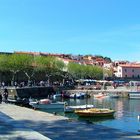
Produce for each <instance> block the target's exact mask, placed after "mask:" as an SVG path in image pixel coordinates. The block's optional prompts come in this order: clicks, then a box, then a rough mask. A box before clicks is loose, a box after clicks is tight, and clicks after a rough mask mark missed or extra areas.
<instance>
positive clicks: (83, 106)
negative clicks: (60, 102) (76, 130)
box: [64, 104, 94, 113]
mask: <svg viewBox="0 0 140 140" xmlns="http://www.w3.org/2000/svg"><path fill="white" fill-rule="evenodd" d="M89 108H94V105H90V104H87V105H78V106H66V107H65V110H64V112H65V113H72V112H74V111H75V110H77V109H89Z"/></svg>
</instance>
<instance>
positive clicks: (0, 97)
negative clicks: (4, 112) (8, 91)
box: [0, 93, 2, 104]
mask: <svg viewBox="0 0 140 140" xmlns="http://www.w3.org/2000/svg"><path fill="white" fill-rule="evenodd" d="M1 103H2V94H1V93H0V104H1Z"/></svg>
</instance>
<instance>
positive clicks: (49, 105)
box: [29, 99, 66, 109]
mask: <svg viewBox="0 0 140 140" xmlns="http://www.w3.org/2000/svg"><path fill="white" fill-rule="evenodd" d="M29 104H30V105H31V106H32V107H33V108H34V109H64V108H65V104H66V103H65V102H54V103H53V102H52V101H51V100H49V99H42V100H39V101H30V102H29Z"/></svg>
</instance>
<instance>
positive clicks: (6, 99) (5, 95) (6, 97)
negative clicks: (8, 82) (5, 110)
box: [3, 88, 8, 103]
mask: <svg viewBox="0 0 140 140" xmlns="http://www.w3.org/2000/svg"><path fill="white" fill-rule="evenodd" d="M3 97H4V102H5V103H7V102H8V90H7V88H5V89H4V93H3Z"/></svg>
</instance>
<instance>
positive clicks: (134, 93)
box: [128, 91, 140, 99]
mask: <svg viewBox="0 0 140 140" xmlns="http://www.w3.org/2000/svg"><path fill="white" fill-rule="evenodd" d="M128 94H129V98H130V99H140V91H131V92H128Z"/></svg>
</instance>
